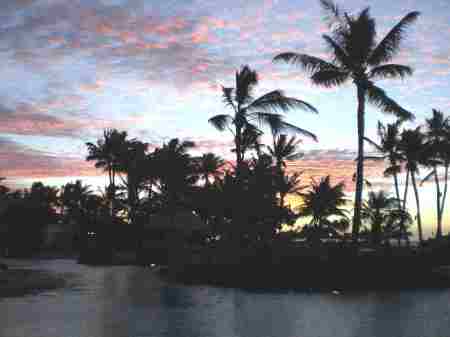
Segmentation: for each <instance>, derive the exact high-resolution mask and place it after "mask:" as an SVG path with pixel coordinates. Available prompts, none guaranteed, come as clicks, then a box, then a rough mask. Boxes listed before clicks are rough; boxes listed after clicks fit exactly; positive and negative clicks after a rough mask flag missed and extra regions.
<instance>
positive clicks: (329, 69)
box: [274, 0, 419, 241]
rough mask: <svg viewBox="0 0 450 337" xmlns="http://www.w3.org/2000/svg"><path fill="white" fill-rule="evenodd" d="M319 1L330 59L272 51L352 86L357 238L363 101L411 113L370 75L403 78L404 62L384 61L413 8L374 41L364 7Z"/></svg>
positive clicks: (320, 80)
mask: <svg viewBox="0 0 450 337" xmlns="http://www.w3.org/2000/svg"><path fill="white" fill-rule="evenodd" d="M321 4H322V7H323V8H324V9H325V10H326V11H327V13H328V14H329V16H328V18H329V23H330V25H329V26H330V29H331V35H323V38H324V40H325V43H326V45H327V46H328V48H329V49H330V50H331V51H332V52H333V60H331V61H325V60H323V59H321V58H318V57H314V56H310V55H306V54H298V53H293V52H287V53H282V54H279V55H277V56H276V57H275V58H274V61H284V62H287V63H292V64H297V65H300V66H301V67H303V68H304V69H305V70H306V71H307V72H308V73H310V74H311V80H312V82H313V83H314V84H316V85H320V86H324V87H334V86H339V85H342V84H344V83H345V82H347V81H349V80H352V81H353V83H354V84H355V86H356V89H357V98H358V110H357V126H358V158H357V171H356V193H355V208H354V217H353V230H352V231H353V233H352V234H353V239H354V240H355V241H357V236H358V232H359V227H360V225H361V202H362V192H363V183H364V141H363V140H364V128H365V125H364V124H365V123H364V120H365V104H366V101H367V102H369V103H371V104H373V105H375V106H376V107H378V108H379V109H380V110H381V111H382V112H384V113H389V114H394V115H396V116H398V117H400V118H402V119H412V117H413V115H412V114H411V113H410V112H409V111H407V110H405V109H404V108H402V107H401V106H400V105H399V104H397V103H396V102H395V101H394V100H393V99H392V98H390V97H389V96H388V95H387V94H386V92H385V91H384V90H383V89H381V88H380V87H378V86H376V85H375V83H374V80H376V79H380V78H404V77H405V76H407V75H411V74H412V72H413V70H412V68H410V67H408V66H405V65H399V64H391V63H387V62H389V61H391V60H392V59H393V58H394V56H395V55H397V54H398V52H399V49H400V42H401V41H402V40H403V38H404V33H405V30H406V28H408V26H410V25H411V24H412V23H413V22H414V21H415V20H416V19H417V17H418V16H419V12H411V13H409V14H407V15H406V16H405V17H404V18H403V19H401V20H400V22H399V23H398V24H396V25H395V26H394V27H393V28H392V29H391V31H390V32H389V33H388V34H387V35H386V36H385V37H384V38H383V39H382V40H381V42H379V43H378V44H376V43H375V38H376V31H375V20H374V19H373V18H372V17H371V16H370V14H369V8H366V9H364V10H363V11H361V12H360V13H359V14H358V15H351V14H348V13H346V12H344V13H342V12H341V10H340V8H339V7H338V6H337V5H335V4H334V3H333V2H332V1H331V0H321Z"/></svg>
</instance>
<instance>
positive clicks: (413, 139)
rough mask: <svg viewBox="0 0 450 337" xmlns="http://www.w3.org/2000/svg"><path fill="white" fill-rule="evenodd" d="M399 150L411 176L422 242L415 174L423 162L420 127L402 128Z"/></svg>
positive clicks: (423, 137) (422, 139) (423, 147)
mask: <svg viewBox="0 0 450 337" xmlns="http://www.w3.org/2000/svg"><path fill="white" fill-rule="evenodd" d="M398 148H399V151H400V152H401V153H402V155H403V156H404V158H405V160H406V175H407V176H408V174H409V175H410V176H411V183H412V186H413V189H414V196H415V198H416V208H417V227H418V231H419V241H420V243H422V242H423V232H422V218H421V215H420V199H419V192H418V190H417V182H416V174H417V173H418V172H419V165H420V164H422V163H423V162H424V151H425V136H424V134H423V133H422V131H421V128H420V127H417V128H416V129H413V130H404V131H403V132H402V134H401V140H400V143H399V146H398Z"/></svg>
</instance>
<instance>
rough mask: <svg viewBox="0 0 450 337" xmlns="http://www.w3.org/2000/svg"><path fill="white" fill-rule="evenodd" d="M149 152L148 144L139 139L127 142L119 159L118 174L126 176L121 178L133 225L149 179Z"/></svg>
mask: <svg viewBox="0 0 450 337" xmlns="http://www.w3.org/2000/svg"><path fill="white" fill-rule="evenodd" d="M147 150H148V143H144V142H141V141H140V140H137V139H131V140H125V143H124V144H123V150H122V153H121V155H120V158H119V159H118V162H119V167H118V172H119V173H124V174H125V178H123V177H122V176H121V175H119V176H120V178H121V180H122V182H123V183H124V185H125V188H126V190H127V199H126V204H127V206H128V215H129V219H130V222H131V223H133V224H134V223H135V222H136V215H137V214H136V213H137V210H138V208H139V204H140V199H139V195H140V192H141V191H142V189H143V188H144V183H145V180H146V178H147V169H148V167H147Z"/></svg>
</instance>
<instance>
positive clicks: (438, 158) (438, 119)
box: [422, 109, 450, 238]
mask: <svg viewBox="0 0 450 337" xmlns="http://www.w3.org/2000/svg"><path fill="white" fill-rule="evenodd" d="M449 124H450V121H449V119H448V118H444V114H443V113H442V112H441V111H438V110H435V109H433V116H432V117H431V118H427V119H426V120H425V128H426V129H425V135H426V138H427V140H426V148H427V159H428V166H431V168H432V170H431V172H430V173H429V174H428V175H427V176H426V177H425V178H424V179H423V180H422V183H423V182H425V181H427V180H428V179H430V178H432V177H433V178H434V183H435V186H436V213H437V216H436V219H437V231H436V238H441V237H442V215H443V211H444V202H445V195H444V194H442V193H441V186H440V182H439V174H438V167H439V166H441V165H444V166H446V167H448V164H447V165H446V159H447V154H448V152H449V151H448V149H447V147H448V146H449V145H450V144H449V143H448V139H447V137H446V136H447V133H446V131H447V129H448V126H449ZM446 172H447V174H448V169H447V170H446ZM444 184H445V187H444V189H446V185H447V181H445V182H444Z"/></svg>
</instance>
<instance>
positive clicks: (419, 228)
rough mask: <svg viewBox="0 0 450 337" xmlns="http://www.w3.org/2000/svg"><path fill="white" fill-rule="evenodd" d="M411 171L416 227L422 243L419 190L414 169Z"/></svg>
mask: <svg viewBox="0 0 450 337" xmlns="http://www.w3.org/2000/svg"><path fill="white" fill-rule="evenodd" d="M410 173H411V182H412V185H413V189H414V195H415V197H416V207H417V228H418V230H419V242H420V243H421V244H422V242H423V232H422V218H421V216H420V201H419V192H418V190H417V184H416V173H415V172H414V171H410Z"/></svg>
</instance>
